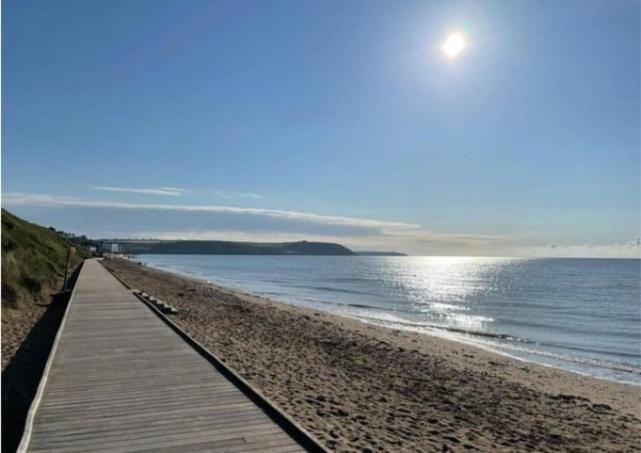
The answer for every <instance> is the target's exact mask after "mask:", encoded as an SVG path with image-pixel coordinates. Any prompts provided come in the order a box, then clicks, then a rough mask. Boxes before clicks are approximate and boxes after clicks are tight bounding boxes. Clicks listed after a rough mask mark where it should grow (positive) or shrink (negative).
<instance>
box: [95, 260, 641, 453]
mask: <svg viewBox="0 0 641 453" xmlns="http://www.w3.org/2000/svg"><path fill="white" fill-rule="evenodd" d="M104 264H105V265H106V266H107V267H108V268H110V269H111V270H112V271H115V273H116V275H117V276H118V277H119V278H121V279H122V280H123V281H125V282H127V284H129V285H130V286H132V287H135V288H138V289H141V290H144V291H146V292H148V293H149V294H151V295H154V296H156V297H158V298H160V299H161V300H164V301H166V302H168V303H170V304H171V305H173V306H175V307H176V308H178V309H179V310H180V313H179V314H178V315H173V319H174V320H175V321H176V322H177V323H178V324H179V325H181V326H182V327H183V328H184V329H185V330H187V331H188V332H189V333H190V334H191V335H192V336H193V337H194V338H195V339H197V340H198V341H199V342H201V343H202V344H204V345H205V346H206V347H207V348H208V349H209V350H211V351H212V352H213V353H214V354H216V355H218V356H219V357H221V358H222V359H223V360H225V362H226V363H227V364H228V365H229V366H231V367H232V368H234V369H235V370H236V371H237V372H238V373H239V374H240V375H242V376H243V377H244V378H245V379H247V380H248V381H249V382H250V383H251V384H252V385H254V386H255V387H257V388H258V389H259V390H260V391H261V392H263V393H264V394H265V395H266V396H268V397H269V398H271V399H272V400H273V401H275V402H276V403H277V404H278V405H279V406H280V408H281V409H283V410H284V411H286V412H287V413H288V414H290V415H291V416H292V417H293V418H294V419H296V420H297V421H298V422H299V423H300V424H301V425H302V426H304V427H305V428H306V429H308V430H309V431H310V432H312V433H313V434H314V435H316V436H317V438H318V439H320V440H321V441H322V442H323V443H324V444H325V445H326V446H327V447H328V448H330V449H332V450H336V451H363V452H367V451H393V452H397V451H475V450H476V451H479V450H480V451H639V449H641V420H640V419H641V387H637V386H631V385H625V384H619V383H614V382H608V381H603V380H598V379H594V378H590V377H585V376H581V375H578V374H574V373H569V372H565V371H562V370H557V369H553V368H549V367H544V366H539V365H536V364H532V363H527V362H521V361H517V360H514V359H510V358H507V357H504V356H501V355H498V354H494V353H491V352H488V351H485V350H482V349H479V348H476V347H473V346H468V345H464V344H461V343H457V342H453V341H448V340H444V339H440V338H436V337H432V336H429V335H422V334H416V333H411V332H404V331H398V330H392V329H386V328H382V327H375V326H370V325H366V324H363V323H360V322H358V321H354V320H350V319H348V318H343V317H339V316H334V315H330V314H327V313H323V312H317V311H313V310H308V309H302V308H297V307H292V306H289V305H286V304H281V303H277V302H274V301H271V300H268V299H265V298H262V297H258V296H253V295H249V294H246V293H243V292H241V291H237V290H230V289H226V288H221V287H218V286H214V285H211V284H208V283H206V282H203V281H200V280H196V279H191V278H185V277H180V276H177V275H175V274H171V273H168V272H162V271H158V270H154V269H151V268H148V267H144V266H140V265H137V264H135V263H133V262H129V261H125V260H121V259H111V260H105V261H104Z"/></svg>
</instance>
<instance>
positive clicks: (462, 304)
mask: <svg viewBox="0 0 641 453" xmlns="http://www.w3.org/2000/svg"><path fill="white" fill-rule="evenodd" d="M137 259H138V260H140V261H142V262H143V263H145V264H147V265H149V266H152V267H156V268H160V269H164V270H168V271H173V272H176V273H179V274H184V275H189V276H192V277H197V278H200V279H204V280H207V281H209V282H211V283H214V284H217V285H221V286H226V287H231V288H237V289H241V290H244V291H248V292H251V293H254V294H259V295H263V296H265V297H269V298H271V299H274V300H277V301H281V302H284V303H287V304H291V305H296V306H302V307H308V308H314V309H318V310H324V311H327V312H330V313H334V314H337V315H341V316H347V317H350V318H355V319H358V320H361V321H363V322H365V323H371V324H375V325H379V326H384V327H389V328H394V329H404V330H409V331H414V332H420V333H424V334H429V335H437V336H440V337H444V338H448V339H452V340H456V341H461V342H464V343H468V344H472V345H476V346H479V347H482V348H486V349H489V350H492V351H495V352H499V353H501V354H505V355H508V356H511V357H514V358H517V359H521V360H525V361H531V362H536V363H539V364H543V365H547V366H552V367H557V368H562V369H565V370H569V371H572V372H576V373H581V374H586V375H591V376H595V377H598V378H602V379H607V380H614V381H619V382H627V383H632V384H636V385H641V287H640V281H641V260H638V259H557V258H544V259H525V258H479V257H409V256H399V257H377V256H247V255H243V256H235V255H140V256H138V257H137Z"/></svg>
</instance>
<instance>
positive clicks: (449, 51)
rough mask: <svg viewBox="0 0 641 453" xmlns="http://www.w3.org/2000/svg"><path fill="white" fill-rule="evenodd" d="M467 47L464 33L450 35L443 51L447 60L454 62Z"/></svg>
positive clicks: (443, 46) (442, 48)
mask: <svg viewBox="0 0 641 453" xmlns="http://www.w3.org/2000/svg"><path fill="white" fill-rule="evenodd" d="M466 47H467V39H465V36H463V34H462V33H450V34H449V35H448V36H447V38H446V39H445V42H444V43H443V45H442V46H441V51H442V52H443V54H445V56H446V57H447V58H449V59H450V60H454V59H455V58H457V57H458V56H459V55H461V54H462V53H463V51H464V50H465V48H466Z"/></svg>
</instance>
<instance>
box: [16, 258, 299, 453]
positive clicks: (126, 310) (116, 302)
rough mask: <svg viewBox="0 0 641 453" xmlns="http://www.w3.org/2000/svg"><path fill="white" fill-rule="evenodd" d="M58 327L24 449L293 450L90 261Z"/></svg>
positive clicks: (277, 430) (260, 414)
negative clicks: (61, 323)
mask: <svg viewBox="0 0 641 453" xmlns="http://www.w3.org/2000/svg"><path fill="white" fill-rule="evenodd" d="M61 329H62V330H61V334H60V338H59V340H58V343H57V348H56V350H55V352H54V354H55V355H54V356H53V359H52V361H51V366H50V369H49V373H48V377H47V380H46V381H45V384H44V387H43V390H42V391H41V395H39V396H41V398H40V400H39V401H36V402H34V404H37V406H35V407H36V410H35V412H34V414H35V416H33V418H32V423H31V425H32V426H31V427H30V426H29V423H28V426H27V430H26V432H25V438H24V440H23V444H22V448H25V447H26V449H27V451H61V452H62V451H64V452H80V451H92V452H95V451H110V452H119V451H123V452H125V451H150V452H151V451H153V452H160V451H180V452H192V451H226V452H241V451H242V452H244V451H256V452H258V451H260V452H273V453H276V452H293V451H302V448H301V447H300V446H299V445H298V444H297V443H296V442H295V441H294V440H293V439H292V438H291V437H290V436H289V435H288V434H287V433H285V432H284V431H283V429H281V428H280V427H279V426H278V425H277V424H276V423H274V422H273V421H272V419H270V418H269V417H268V416H267V415H266V414H265V413H264V412H263V411H262V410H261V409H260V408H259V407H258V406H256V405H255V404H254V403H253V402H252V401H251V400H249V399H248V398H247V397H246V396H245V395H244V394H243V393H241V392H240V391H239V390H238V389H237V388H236V387H235V386H234V385H232V384H231V383H230V382H229V381H228V380H227V379H226V378H225V377H223V376H222V375H221V374H220V373H219V372H218V371H216V369H215V368H214V367H213V366H212V365H211V364H210V363H209V362H207V361H206V360H205V359H204V358H203V357H202V356H200V355H199V354H198V353H197V352H195V351H194V350H193V349H192V348H191V347H190V346H189V345H188V344H187V343H185V342H184V341H183V340H182V339H181V338H180V337H179V336H178V335H177V334H176V333H175V332H173V331H172V330H171V329H170V328H169V327H168V326H167V325H166V324H164V323H163V322H162V321H161V320H160V319H159V318H157V317H156V316H155V315H154V314H153V313H152V312H151V311H150V309H149V308H147V307H146V306H145V305H144V304H143V303H142V302H140V301H139V300H138V299H136V298H135V297H134V296H133V295H132V294H131V292H130V291H128V290H127V289H126V288H125V287H123V286H122V285H121V284H120V283H119V282H118V281H117V280H116V279H115V278H114V277H113V276H112V275H111V274H109V273H108V272H107V271H106V270H105V269H104V268H103V267H102V266H101V265H100V263H98V262H97V261H95V260H90V261H87V262H86V263H85V265H84V267H83V269H82V271H81V273H80V277H79V279H78V283H77V287H76V291H75V294H74V296H73V299H72V302H71V305H70V308H69V311H68V313H67V316H66V319H65V321H64V324H63V326H62V327H61ZM37 399H38V397H37Z"/></svg>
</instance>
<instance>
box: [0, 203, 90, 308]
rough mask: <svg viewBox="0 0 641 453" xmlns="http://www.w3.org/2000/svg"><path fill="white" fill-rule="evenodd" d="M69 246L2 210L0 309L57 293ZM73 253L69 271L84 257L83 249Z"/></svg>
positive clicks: (70, 244)
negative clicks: (0, 304)
mask: <svg viewBox="0 0 641 453" xmlns="http://www.w3.org/2000/svg"><path fill="white" fill-rule="evenodd" d="M73 245H74V244H72V243H71V242H69V241H68V240H67V239H66V238H64V237H62V236H61V235H60V234H58V233H57V232H56V231H54V230H52V229H49V228H44V227H41V226H38V225H35V224H33V223H29V222H26V221H24V220H22V219H20V218H18V217H16V216H14V215H13V214H11V213H10V212H8V211H6V210H5V209H3V210H2V308H3V309H6V308H13V309H19V308H20V305H21V303H26V302H30V301H33V300H35V299H40V298H42V297H45V296H46V292H47V291H50V290H52V289H58V287H59V285H60V284H61V282H62V279H63V277H64V271H65V260H66V257H67V249H68V248H69V247H71V246H73ZM76 249H77V252H78V253H76V256H75V257H74V258H73V260H72V263H71V267H72V268H73V267H75V266H76V265H77V264H78V263H79V262H80V261H81V260H82V258H83V257H84V256H87V254H88V253H87V251H86V250H85V249H84V248H79V247H77V246H76ZM3 311H4V310H3Z"/></svg>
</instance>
